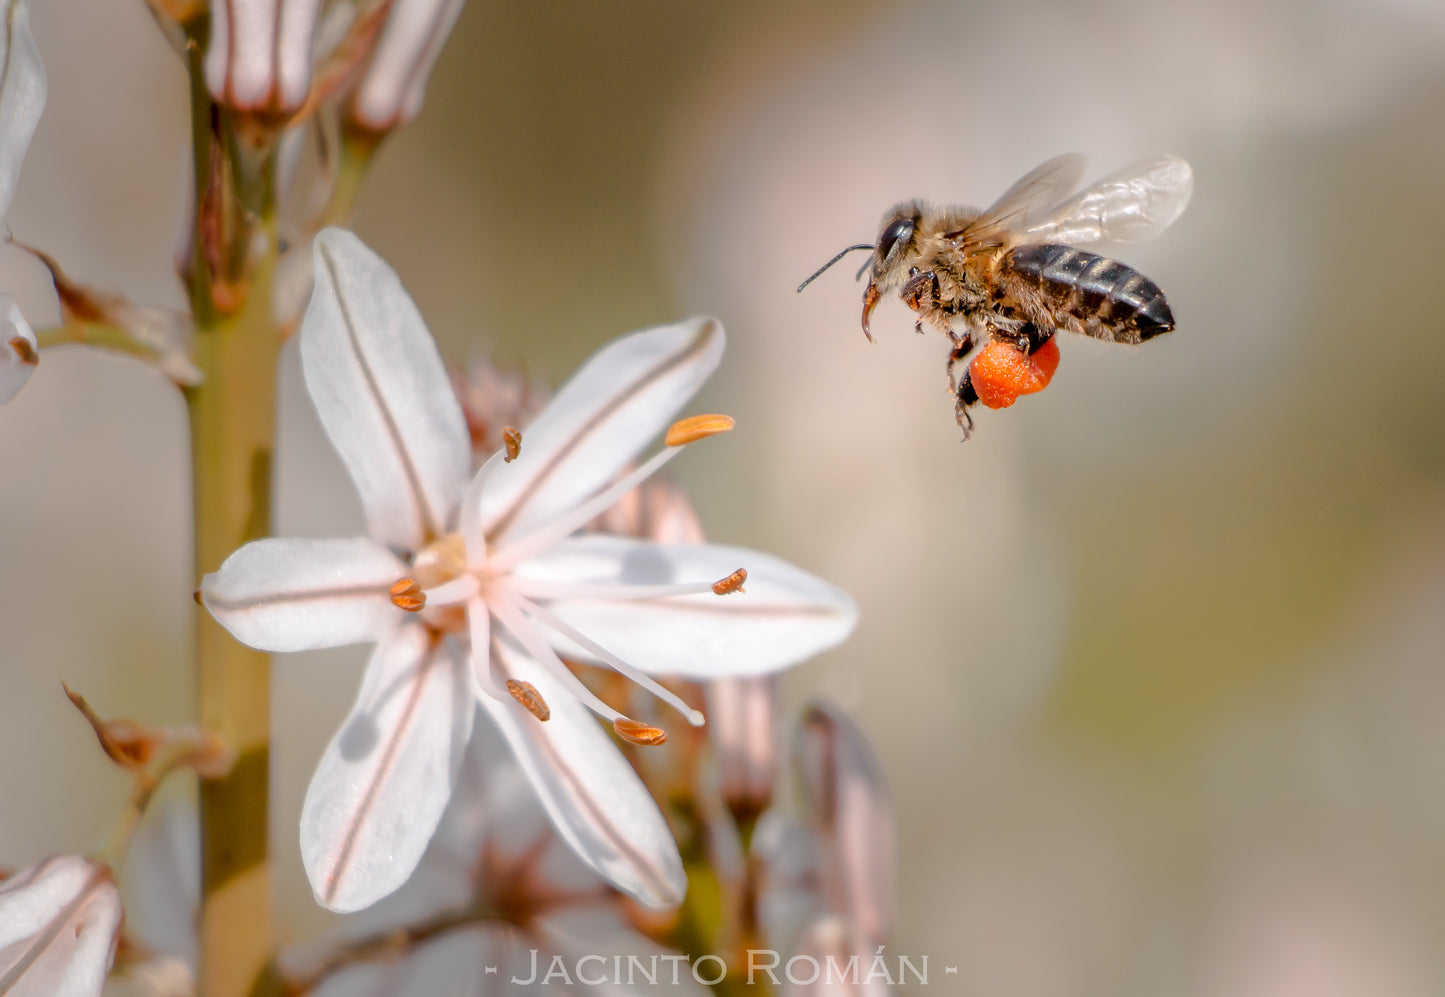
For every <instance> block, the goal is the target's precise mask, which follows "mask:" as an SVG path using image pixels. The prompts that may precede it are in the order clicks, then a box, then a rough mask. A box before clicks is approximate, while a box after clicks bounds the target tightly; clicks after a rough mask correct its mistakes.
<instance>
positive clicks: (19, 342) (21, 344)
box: [10, 336, 40, 367]
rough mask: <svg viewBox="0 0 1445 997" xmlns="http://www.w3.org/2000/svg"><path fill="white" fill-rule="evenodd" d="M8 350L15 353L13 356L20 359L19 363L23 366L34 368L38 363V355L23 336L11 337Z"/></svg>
mask: <svg viewBox="0 0 1445 997" xmlns="http://www.w3.org/2000/svg"><path fill="white" fill-rule="evenodd" d="M10 348H11V349H12V350H14V351H15V355H16V356H17V357H19V358H20V362H21V363H23V364H29V365H30V366H31V367H34V366H35V365H36V364H38V363H39V362H40V354H39V353H36V352H35V347H33V346H31V345H30V340H28V339H26V338H25V337H24V336H15V337H13V338H12V339H11V340H10Z"/></svg>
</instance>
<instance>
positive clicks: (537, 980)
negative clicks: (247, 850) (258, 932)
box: [286, 727, 707, 997]
mask: <svg viewBox="0 0 1445 997" xmlns="http://www.w3.org/2000/svg"><path fill="white" fill-rule="evenodd" d="M503 751H504V748H503V746H502V744H501V743H500V737H499V735H498V733H497V732H496V731H495V730H492V729H490V728H488V727H480V728H479V729H478V731H477V735H476V737H475V738H473V742H472V746H471V748H470V749H469V751H468V754H467V760H466V763H465V766H464V768H463V778H462V780H461V783H460V785H459V786H458V789H457V792H456V793H455V795H453V797H452V802H451V804H450V805H449V806H448V807H447V811H446V814H445V815H444V816H443V818H442V821H441V824H440V825H439V826H438V827H437V831H436V835H435V836H434V837H433V838H432V842H431V845H430V846H429V847H428V849H427V852H426V855H425V856H424V857H423V858H422V860H421V863H420V864H419V865H418V866H417V870H416V875H415V876H414V877H413V878H412V879H411V880H410V881H409V882H408V883H407V884H406V885H405V886H404V887H402V888H401V889H400V890H399V891H397V893H395V894H394V895H392V896H390V897H388V898H386V899H385V900H383V901H382V902H381V903H378V904H377V905H376V906H374V907H372V908H371V909H370V910H367V911H366V912H364V913H362V914H358V915H356V916H355V917H353V918H349V919H347V920H346V921H345V922H344V923H343V925H342V926H341V928H340V930H339V932H338V933H337V934H336V936H335V937H332V938H329V939H325V940H323V941H322V942H320V943H318V944H313V945H311V946H308V949H307V951H306V952H305V953H304V954H302V955H301V956H299V957H295V956H293V957H292V958H291V959H288V960H287V962H288V968H289V971H288V972H287V973H286V976H287V977H288V978H289V981H290V982H291V983H293V984H299V985H298V986H297V989H306V988H308V987H309V986H311V985H313V984H317V983H319V986H316V989H315V990H312V991H309V992H311V993H314V994H315V995H316V997H342V995H351V994H368V995H369V994H375V995H378V997H380V995H383V994H385V995H386V997H431V995H433V994H438V993H490V992H493V991H492V989H489V988H494V989H495V991H496V992H499V993H500V992H505V993H508V994H521V993H541V992H545V993H548V994H552V993H572V992H574V989H573V986H572V985H570V984H581V985H578V986H576V987H575V992H578V993H597V992H599V990H598V984H596V983H589V982H587V981H596V980H598V979H599V978H605V979H606V980H607V981H608V982H609V983H611V982H614V981H620V982H621V983H622V984H623V985H621V986H618V987H616V988H615V989H603V990H602V991H600V992H605V993H631V992H632V990H631V988H629V987H626V986H625V983H626V978H627V974H628V973H629V971H630V972H631V973H632V974H633V975H634V976H635V977H636V978H637V981H638V982H639V983H640V982H642V980H643V979H644V978H645V973H646V971H647V970H650V969H652V968H653V967H654V966H656V968H657V970H658V972H657V973H656V974H655V975H656V976H657V977H658V978H659V979H663V980H667V981H669V982H670V980H671V977H672V973H671V966H672V964H673V963H674V962H679V963H680V957H678V956H677V955H675V954H672V953H669V952H668V951H667V950H665V949H663V948H661V947H660V946H658V945H657V944H656V943H654V942H652V941H651V940H649V939H648V938H647V937H646V936H644V935H642V934H639V933H638V932H637V931H636V930H635V929H634V928H633V927H632V926H631V925H630V924H629V923H628V920H627V917H626V912H625V910H624V909H623V904H622V902H621V900H622V898H621V897H620V896H619V895H618V894H617V893H615V892H613V891H611V890H609V889H608V888H607V885H606V884H605V883H603V882H601V881H599V880H598V879H597V877H596V875H595V874H594V873H593V872H592V871H591V870H590V869H588V868H586V867H584V866H583V865H582V864H581V863H580V862H578V861H577V858H576V856H575V855H574V854H573V852H572V851H571V849H569V848H568V847H567V846H566V845H564V844H563V843H562V842H561V840H560V839H559V838H558V837H557V835H556V833H555V832H554V830H553V829H552V827H551V826H550V825H549V824H548V821H547V815H546V814H545V813H544V812H543V811H542V809H541V808H540V807H539V806H538V805H537V802H536V798H535V797H534V796H533V795H532V794H531V793H529V792H528V791H527V786H526V777H525V776H524V775H523V773H522V771H521V770H520V769H519V768H518V767H517V766H516V765H514V764H512V763H510V762H509V761H508V760H506V759H505V758H504V757H499V752H503ZM614 957H617V958H618V960H619V961H617V962H614ZM629 957H632V958H633V959H635V960H636V964H635V965H634V964H631V963H629ZM556 959H560V963H557V964H554V960H556ZM556 965H560V966H561V967H563V968H564V969H565V972H566V975H567V977H570V978H571V979H570V980H569V981H568V982H569V985H566V986H559V983H560V982H561V981H562V980H563V976H562V973H561V972H560V971H558V970H557V969H556V968H555V966H556ZM579 966H580V969H581V972H580V973H579V972H578V968H579ZM679 969H680V972H679V977H680V979H681V983H680V984H679V985H678V986H676V987H673V986H670V985H669V986H663V987H660V988H658V989H661V990H662V991H663V992H665V993H678V994H693V995H702V994H705V993H707V991H706V990H705V989H704V988H702V987H700V986H698V985H696V984H694V983H693V981H692V978H691V974H690V973H689V971H688V969H687V967H686V965H685V964H681V965H680V966H679ZM549 970H551V971H552V972H553V974H554V975H553V979H552V980H551V982H549V983H548V984H547V985H546V986H543V985H542V984H541V981H542V980H543V979H545V978H546V976H547V973H548V972H549ZM528 980H532V984H531V985H528V984H527V981H528ZM514 981H516V982H514ZM647 992H648V993H652V992H654V990H653V988H649V989H648V990H647Z"/></svg>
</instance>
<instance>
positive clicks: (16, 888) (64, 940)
mask: <svg viewBox="0 0 1445 997" xmlns="http://www.w3.org/2000/svg"><path fill="white" fill-rule="evenodd" d="M120 920H121V906H120V892H119V891H118V890H117V889H116V887H115V876H114V874H113V873H112V872H111V871H110V867H109V866H106V865H102V864H100V863H96V862H91V861H90V860H88V859H83V858H81V857H80V856H78V855H62V856H59V857H57V858H51V859H46V860H45V861H44V862H41V863H40V864H39V865H37V866H33V867H31V868H29V869H26V870H25V871H24V872H21V873H18V874H16V875H14V876H12V877H11V878H9V879H7V880H5V881H4V882H0V993H3V994H5V997H55V995H57V994H63V995H65V997H87V995H90V994H99V993H100V989H101V987H102V986H103V985H104V984H105V977H106V974H107V973H108V972H109V971H110V962H111V959H112V958H113V957H114V955H115V945H116V937H117V933H118V932H119V930H120Z"/></svg>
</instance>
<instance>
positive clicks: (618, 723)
mask: <svg viewBox="0 0 1445 997" xmlns="http://www.w3.org/2000/svg"><path fill="white" fill-rule="evenodd" d="M612 729H613V730H615V731H617V736H618V737H620V738H622V740H624V741H630V742H631V743H633V744H640V745H642V746H644V747H649V748H650V747H652V746H654V745H658V744H665V743H666V742H667V731H665V730H663V729H662V728H661V727H653V726H652V725H651V724H645V723H639V722H638V721H636V720H628V719H627V718H626V717H618V718H617V719H616V720H614V721H612Z"/></svg>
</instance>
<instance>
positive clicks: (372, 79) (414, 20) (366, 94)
mask: <svg viewBox="0 0 1445 997" xmlns="http://www.w3.org/2000/svg"><path fill="white" fill-rule="evenodd" d="M463 2H464V0H396V2H395V3H394V4H393V5H392V8H391V15H390V16H389V17H388V18H387V19H386V27H385V28H383V29H382V32H381V38H380V39H378V40H377V43H376V48H375V49H374V50H373V51H372V54H371V61H370V63H368V65H367V67H366V72H365V74H364V75H363V76H362V78H361V82H360V83H358V84H357V86H356V89H355V91H353V93H352V97H351V100H350V102H349V105H348V108H347V121H348V124H350V125H352V126H353V127H355V128H358V129H360V130H362V131H367V132H387V131H390V130H391V129H393V128H397V127H399V126H401V125H404V124H406V123H407V122H409V121H411V120H412V119H413V118H415V117H416V116H417V113H418V112H419V111H420V110H421V105H422V100H423V98H425V97H426V84H427V80H428V78H429V77H430V76H431V71H432V66H434V65H436V60H437V56H438V55H440V54H441V49H442V44H443V43H444V42H446V40H447V35H449V34H450V33H451V30H452V25H454V24H455V23H456V20H457V15H459V14H460V13H461V12H462V3H463Z"/></svg>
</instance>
